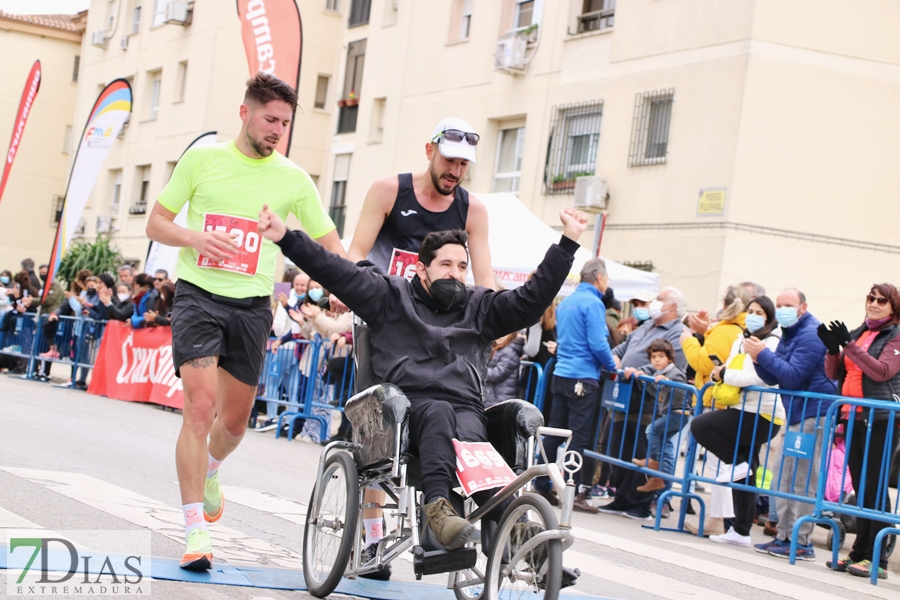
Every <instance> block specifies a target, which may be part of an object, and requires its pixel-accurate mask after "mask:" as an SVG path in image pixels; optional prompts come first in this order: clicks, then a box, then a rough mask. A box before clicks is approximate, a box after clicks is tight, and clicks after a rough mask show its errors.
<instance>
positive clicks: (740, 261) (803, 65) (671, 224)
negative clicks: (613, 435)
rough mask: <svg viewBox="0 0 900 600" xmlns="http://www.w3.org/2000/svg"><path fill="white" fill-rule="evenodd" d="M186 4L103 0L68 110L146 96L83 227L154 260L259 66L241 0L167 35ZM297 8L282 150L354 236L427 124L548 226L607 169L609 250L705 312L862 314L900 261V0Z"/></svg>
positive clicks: (420, 160) (322, 4) (378, 1)
mask: <svg viewBox="0 0 900 600" xmlns="http://www.w3.org/2000/svg"><path fill="white" fill-rule="evenodd" d="M171 4H173V2H172V0H112V1H109V0H94V1H93V3H92V5H91V9H90V11H89V13H88V17H87V29H86V31H85V37H84V41H83V43H82V49H81V74H80V77H79V85H78V98H77V105H76V109H75V111H74V117H73V118H71V119H69V121H71V122H72V123H75V124H77V127H76V129H77V128H78V127H81V125H80V124H81V123H83V121H84V118H85V117H86V115H87V112H88V111H89V109H90V106H91V104H92V102H93V100H94V98H95V97H96V95H97V93H98V92H99V90H100V89H101V88H102V86H104V85H105V84H106V83H108V82H109V81H111V80H112V79H115V78H117V77H125V78H128V79H129V80H130V81H131V82H132V84H133V89H134V97H135V102H134V111H133V114H132V117H131V122H130V123H129V124H128V126H127V128H126V129H125V132H124V134H123V136H122V138H121V139H119V140H117V141H116V145H115V146H114V147H113V150H112V152H111V153H110V156H109V159H108V160H107V164H106V165H105V166H104V172H103V174H102V175H101V178H100V180H99V181H98V183H97V186H96V188H95V191H94V194H93V197H92V199H91V201H90V202H89V208H88V209H87V210H86V211H85V231H84V235H85V236H86V237H88V238H91V237H93V236H94V235H95V234H96V232H97V229H98V225H99V226H100V228H101V229H105V228H107V227H108V228H109V230H110V235H111V236H112V237H113V239H114V240H115V241H116V243H117V244H118V245H119V247H120V248H121V249H122V251H123V253H124V254H125V255H126V256H127V257H128V258H129V259H132V260H135V261H136V262H138V263H139V264H141V262H142V260H143V258H144V257H145V255H146V249H147V244H148V242H147V239H146V237H145V235H144V226H145V222H146V211H147V208H148V207H149V206H150V205H151V204H152V202H153V199H154V198H155V197H156V194H158V192H159V191H160V190H161V189H162V187H163V186H164V185H165V182H166V180H167V179H168V176H169V174H170V173H171V170H172V169H173V168H174V164H175V161H177V159H178V157H179V156H180V154H181V153H182V151H183V150H184V148H185V147H186V146H187V145H188V144H189V143H190V142H191V141H192V140H193V139H194V138H196V137H197V136H198V135H200V134H202V133H205V132H207V131H217V132H218V135H219V138H220V139H228V138H230V137H234V135H236V133H237V131H238V130H239V125H240V123H239V120H238V118H237V106H238V103H239V101H240V98H241V94H242V92H243V83H244V80H245V79H246V77H247V76H248V72H247V66H246V60H245V56H244V50H243V46H242V43H241V38H240V20H239V18H238V15H237V12H236V10H235V2H234V1H233V0H195V2H193V3H187V5H188V6H189V7H190V8H191V9H192V10H191V11H190V12H191V18H190V20H189V21H190V22H189V23H178V22H171V21H170V22H166V21H167V18H166V13H167V10H168V9H167V7H168V6H169V5H171ZM181 4H184V3H181ZM297 4H298V8H299V11H300V15H301V18H302V21H303V36H304V39H303V63H302V67H301V71H300V86H299V96H300V105H301V110H300V111H298V113H297V116H296V128H295V131H294V136H293V143H292V146H291V153H290V157H291V159H292V160H294V161H295V162H297V163H298V164H300V165H301V166H302V167H304V168H305V169H306V170H307V171H308V172H310V174H312V175H313V176H314V178H315V179H316V181H317V184H318V187H319V190H320V194H321V196H322V198H323V202H324V203H325V205H326V206H327V207H328V209H329V210H330V211H331V214H332V215H333V218H334V220H335V222H336V223H337V224H338V226H339V228H340V229H341V231H342V233H343V235H344V236H347V235H351V234H352V232H353V229H354V227H355V225H356V220H357V219H358V216H359V212H360V207H361V205H362V202H363V199H364V197H365V194H366V191H367V190H368V188H369V186H370V185H371V184H372V182H373V181H375V180H376V179H377V178H379V177H382V176H385V175H389V174H394V173H398V172H407V171H418V170H423V169H425V168H426V167H427V163H426V158H425V145H426V144H427V143H428V141H429V138H430V135H431V131H432V129H433V127H434V125H435V124H436V123H437V122H438V121H439V120H441V119H442V118H444V117H447V116H457V117H461V118H464V119H466V120H467V121H469V122H470V123H471V124H472V125H474V126H475V128H476V129H477V130H478V131H479V132H481V134H482V135H481V141H480V143H479V147H478V161H477V164H476V165H474V166H473V168H472V169H471V170H470V172H469V176H468V179H467V180H466V181H465V182H464V185H465V187H466V188H468V189H469V190H471V191H472V192H473V193H476V194H479V193H480V194H487V193H491V192H500V191H511V192H514V193H516V194H517V195H518V197H519V199H520V200H521V201H522V202H523V203H524V204H525V205H526V206H528V208H529V209H530V210H531V211H532V212H534V213H535V214H537V215H538V216H540V217H541V218H542V219H543V220H544V221H545V222H547V223H548V224H551V225H552V224H555V223H556V213H558V211H559V210H560V209H562V208H565V207H567V206H572V205H573V204H574V203H575V199H576V196H575V186H576V181H577V180H578V178H582V177H595V178H598V179H602V180H603V182H602V183H604V184H605V188H604V189H605V191H606V192H607V193H608V196H607V195H605V194H597V195H596V197H595V198H594V200H593V201H594V202H595V203H597V204H598V205H600V206H603V208H602V210H605V211H606V212H607V213H608V219H607V225H606V229H605V231H604V234H603V242H602V248H601V251H602V254H603V255H605V256H607V257H609V258H611V259H614V260H617V261H620V262H625V263H629V264H635V265H643V266H645V267H646V268H652V270H653V271H655V272H657V273H659V274H660V275H661V276H662V281H663V284H664V285H674V286H676V287H679V288H681V289H682V290H683V291H684V292H685V295H686V296H687V298H688V301H689V307H690V308H696V309H700V308H707V309H708V308H711V307H712V306H714V305H716V304H717V303H718V302H719V301H720V295H721V293H722V290H723V289H724V287H725V286H726V285H728V284H729V283H734V282H738V281H743V280H754V281H758V282H760V283H762V284H764V285H765V286H766V287H767V288H768V290H769V293H770V295H772V296H773V297H774V296H775V295H776V294H777V292H778V291H779V290H780V289H782V288H784V287H787V286H797V287H799V288H801V289H802V290H803V291H805V292H806V293H807V295H808V296H809V298H810V299H811V300H813V304H812V305H811V309H812V310H813V312H815V313H816V314H818V315H819V316H821V317H829V318H831V317H840V318H845V319H848V320H854V319H856V320H858V318H859V316H860V314H861V299H862V297H863V296H864V295H865V292H866V291H867V290H868V286H869V285H871V283H872V282H873V281H883V280H890V279H891V274H892V273H893V272H894V267H895V266H900V265H898V264H897V263H898V262H900V261H898V256H900V246H898V245H897V244H894V243H893V241H892V235H891V234H892V233H893V231H892V229H893V228H892V224H893V221H895V220H896V219H895V218H896V217H897V216H898V215H897V214H895V213H896V212H897V211H898V210H900V208H898V206H897V203H896V202H892V200H893V198H894V197H895V196H896V194H897V191H898V184H900V181H898V178H900V176H898V175H896V172H897V169H896V168H893V165H894V164H895V163H896V162H897V159H898V158H900V156H898V154H900V148H898V147H897V145H896V144H894V143H893V140H894V139H896V137H897V135H898V134H900V131H898V130H900V120H898V119H897V118H896V116H894V111H893V109H892V107H893V106H895V105H896V100H897V99H898V96H900V47H898V46H897V45H896V44H895V43H894V39H893V38H894V33H893V32H894V31H895V27H894V26H895V25H896V24H897V23H900V5H896V4H895V3H893V2H890V1H889V0H879V1H874V2H869V3H865V4H864V5H860V6H858V7H856V8H855V10H854V11H852V12H850V13H848V11H847V9H846V6H845V4H841V3H838V2H837V1H836V0H817V1H813V0H794V1H792V2H777V1H775V0H731V1H725V0H695V1H694V2H691V3H683V2H674V1H670V0H630V1H629V2H622V3H617V2H616V1H615V0H557V1H549V0H492V1H486V0H428V1H424V0H298V3H297ZM597 183H598V188H597V189H600V186H599V183H600V182H599V181H598V182H597ZM585 238H586V239H585V241H586V242H587V241H589V236H588V235H586V236H585ZM523 243H524V240H523ZM836 275H838V276H837V277H836Z"/></svg>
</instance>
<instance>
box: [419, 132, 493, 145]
mask: <svg viewBox="0 0 900 600" xmlns="http://www.w3.org/2000/svg"><path fill="white" fill-rule="evenodd" d="M441 138H444V139H445V140H447V141H448V142H454V143H458V142H461V141H463V140H466V143H468V144H469V145H470V146H477V145H478V140H480V139H481V136H479V135H478V134H477V133H466V132H465V131H460V130H459V129H445V130H444V131H442V132H441V133H439V134H437V135H436V136H434V139H433V140H431V141H432V142H433V143H436V144H439V143H440V140H441Z"/></svg>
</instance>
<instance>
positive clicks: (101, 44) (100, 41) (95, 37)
mask: <svg viewBox="0 0 900 600" xmlns="http://www.w3.org/2000/svg"><path fill="white" fill-rule="evenodd" d="M108 42H109V34H108V33H106V32H105V31H95V32H93V33H92V34H91V44H92V45H94V46H97V47H98V48H106V44H107V43H108Z"/></svg>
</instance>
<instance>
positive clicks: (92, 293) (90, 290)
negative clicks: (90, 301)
mask: <svg viewBox="0 0 900 600" xmlns="http://www.w3.org/2000/svg"><path fill="white" fill-rule="evenodd" d="M96 295H97V290H95V289H94V288H88V289H87V297H88V298H93V297H94V296H96Z"/></svg>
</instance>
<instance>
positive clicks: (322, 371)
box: [257, 336, 356, 440]
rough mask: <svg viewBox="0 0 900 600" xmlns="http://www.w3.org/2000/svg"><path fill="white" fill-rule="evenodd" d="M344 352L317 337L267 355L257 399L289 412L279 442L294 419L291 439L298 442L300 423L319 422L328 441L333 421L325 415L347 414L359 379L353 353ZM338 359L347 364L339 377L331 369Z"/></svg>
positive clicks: (281, 421)
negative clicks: (287, 422) (283, 432)
mask: <svg viewBox="0 0 900 600" xmlns="http://www.w3.org/2000/svg"><path fill="white" fill-rule="evenodd" d="M342 352H343V351H341V350H336V349H335V348H334V347H333V344H332V343H331V342H330V341H328V340H323V339H322V338H320V337H319V336H316V337H315V339H314V340H312V341H310V340H294V341H293V342H290V343H288V344H285V345H283V346H281V347H279V348H278V349H277V350H276V351H275V352H269V353H268V354H267V355H266V363H265V369H264V370H263V374H262V376H261V378H260V385H259V393H258V395H257V399H258V400H264V401H266V402H275V403H277V404H280V405H283V406H286V407H287V408H288V410H286V411H285V412H283V413H281V415H279V416H278V427H277V429H276V431H275V437H276V438H277V437H281V428H282V426H283V424H284V422H285V420H286V419H290V421H289V425H288V434H287V435H288V439H293V438H294V430H295V427H296V424H297V422H298V421H300V420H312V421H315V422H316V423H317V424H318V425H319V427H320V432H321V433H320V435H321V439H323V440H324V439H327V438H328V433H329V426H330V423H331V420H330V416H326V414H325V413H326V412H330V411H332V410H337V411H340V412H343V410H344V408H343V407H344V401H346V400H347V398H349V397H350V396H351V395H352V390H353V385H354V382H355V377H356V371H355V369H354V365H353V359H352V357H351V356H350V353H349V352H347V354H346V356H341V353H342ZM334 358H343V360H344V361H345V362H344V364H343V365H342V366H343V367H344V368H343V369H342V370H341V372H340V374H339V375H337V376H336V375H335V374H334V373H333V372H332V371H331V370H329V369H328V365H329V364H330V363H331V364H333V363H332V362H331V359H334ZM348 366H349V368H347V367H348ZM335 372H336V369H335ZM323 409H324V410H323Z"/></svg>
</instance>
